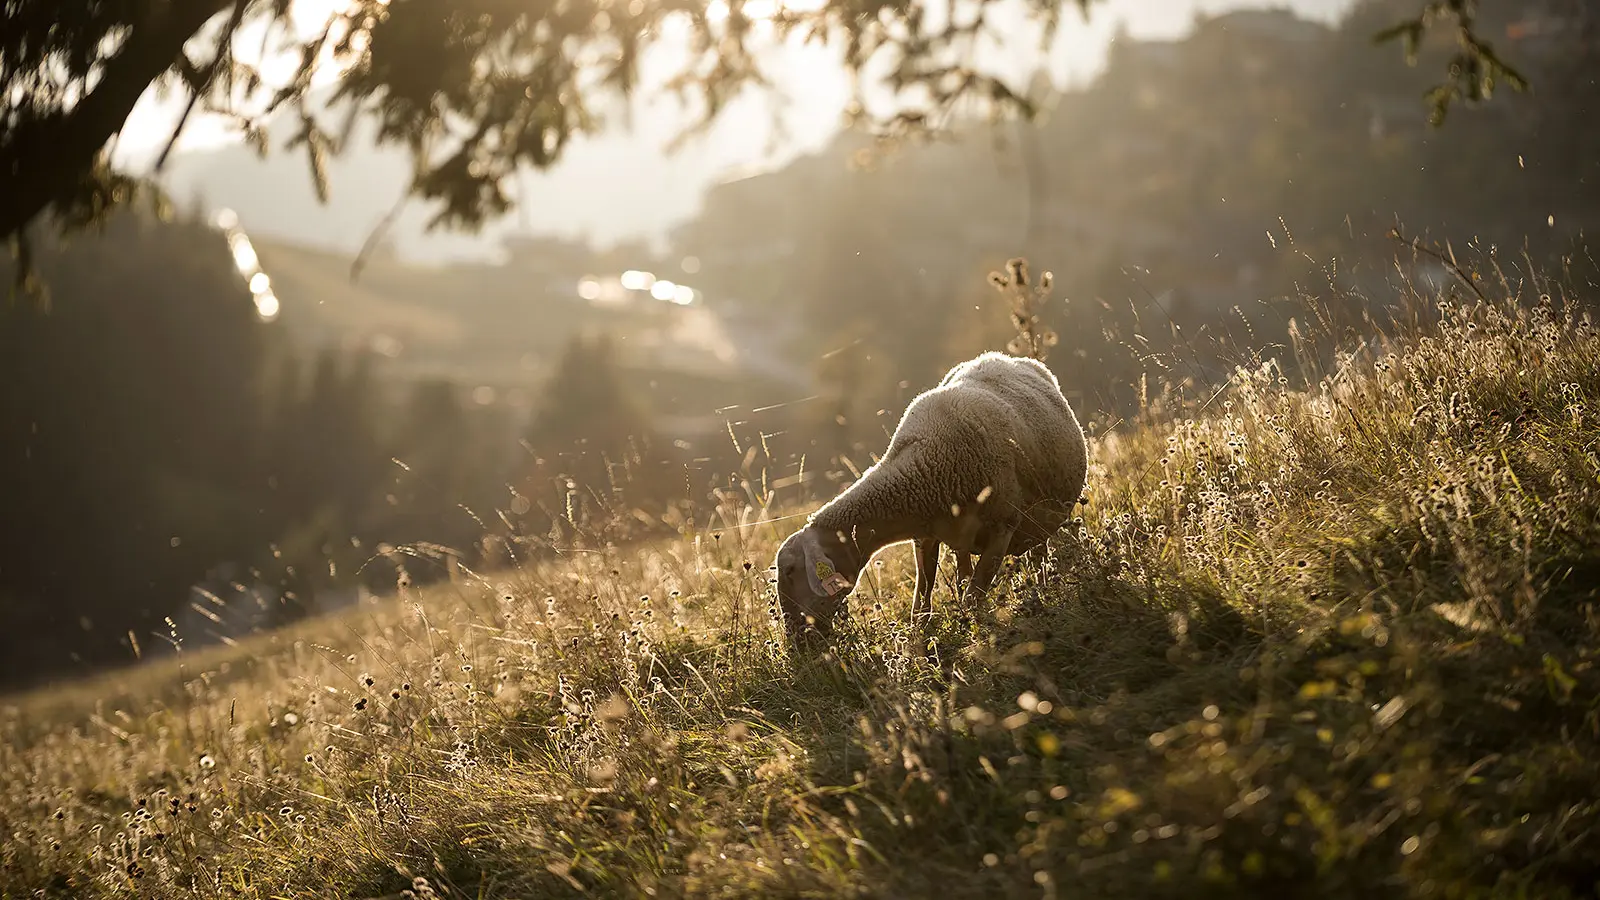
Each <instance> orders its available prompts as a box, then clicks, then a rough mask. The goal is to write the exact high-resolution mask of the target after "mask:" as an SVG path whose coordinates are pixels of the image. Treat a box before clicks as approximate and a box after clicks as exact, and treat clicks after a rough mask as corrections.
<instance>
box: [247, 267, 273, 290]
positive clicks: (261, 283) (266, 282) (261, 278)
mask: <svg viewBox="0 0 1600 900" xmlns="http://www.w3.org/2000/svg"><path fill="white" fill-rule="evenodd" d="M270 290H272V279H271V278H268V277H267V273H265V272H257V273H255V274H254V275H251V276H250V293H252V294H265V293H267V292H268V291H270Z"/></svg>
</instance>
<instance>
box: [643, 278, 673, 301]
mask: <svg viewBox="0 0 1600 900" xmlns="http://www.w3.org/2000/svg"><path fill="white" fill-rule="evenodd" d="M677 290H678V286H677V285H675V284H673V283H672V282H670V281H658V282H656V283H655V284H652V285H650V296H652V297H654V298H656V299H657V300H671V299H672V297H673V294H674V293H675V292H676V291H677Z"/></svg>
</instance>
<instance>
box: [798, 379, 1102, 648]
mask: <svg viewBox="0 0 1600 900" xmlns="http://www.w3.org/2000/svg"><path fill="white" fill-rule="evenodd" d="M1087 473H1088V445H1087V444H1086V442H1085V441H1084V438H1083V429H1082V428H1081V427H1080V426H1079V424H1078V418H1077V416H1075V415H1073V412H1072V407H1071V406H1069V405H1068V404H1067V400H1066V398H1065V397H1063V396H1062V395H1061V385H1060V383H1059V382H1057V381H1056V377H1055V375H1054V374H1052V373H1051V371H1050V370H1049V369H1047V368H1045V366H1044V365H1043V364H1042V363H1040V362H1037V361H1035V360H1032V359H1026V358H1018V357H1012V356H1006V355H1005V354H1002V353H985V354H983V355H981V356H979V357H977V358H975V359H972V360H969V361H967V362H964V363H962V364H960V365H958V366H956V367H955V368H953V369H951V370H950V372H949V373H948V374H947V375H945V377H944V380H942V381H940V382H939V385H938V387H935V388H933V389H931V390H928V391H926V392H924V393H922V394H920V395H919V396H917V398H916V399H914V400H912V401H911V405H910V406H908V407H907V408H906V411H905V414H904V415H903V416H901V418H900V424H899V425H898V426H897V427H896V428H895V432H894V436H893V437H892V438H890V440H889V449H888V450H887V451H886V452H885V453H884V455H883V458H882V459H881V460H879V461H878V462H877V464H876V465H874V466H872V468H870V469H868V470H867V471H866V472H865V473H863V474H862V476H861V479H860V480H859V481H857V482H856V483H855V484H853V485H851V486H850V487H849V489H847V490H845V491H844V492H843V493H841V494H840V495H839V496H838V497H835V498H834V499H833V500H831V501H829V502H828V503H827V504H826V505H824V506H823V507H822V508H821V509H819V510H817V511H816V512H815V513H813V514H812V515H811V517H810V519H809V520H808V521H807V524H806V526H805V527H804V528H802V529H800V530H799V531H796V532H795V533H794V534H792V535H790V536H789V537H788V539H787V540H785V541H784V542H783V546H781V547H780V548H779V549H778V558H777V565H776V566H775V568H776V569H777V585H778V599H779V602H780V603H781V604H782V607H783V612H784V616H785V618H786V620H787V621H788V625H789V633H790V635H791V637H798V636H799V635H800V634H801V633H802V632H803V631H804V630H805V629H806V628H807V627H808V626H810V627H814V628H815V629H816V631H817V632H818V633H820V634H824V635H825V634H828V633H830V632H831V631H832V623H833V618H834V616H835V614H836V613H837V612H838V610H839V608H840V607H841V606H842V605H843V604H844V600H845V598H846V597H847V596H848V595H849V593H850V591H851V590H852V589H853V588H854V587H855V583H856V580H857V579H858V578H859V577H860V573H861V570H862V569H864V568H865V567H866V564H867V561H868V560H869V559H870V558H871V557H872V555H873V554H874V553H877V552H878V551H879V550H880V549H882V548H883V547H886V546H888V545H889V544H894V543H899V542H901V541H907V540H909V541H913V542H915V546H916V562H917V584H916V597H915V601H914V602H913V604H912V618H913V620H914V621H920V620H921V619H922V618H923V617H924V616H925V615H926V613H928V611H929V610H930V608H931V607H930V601H931V597H932V595H933V582H934V577H935V575H936V574H937V572H938V566H939V548H940V545H941V544H947V545H949V546H950V548H951V549H952V550H953V551H954V552H955V555H956V563H957V566H958V571H959V573H960V576H961V580H962V581H965V582H966V592H965V594H964V595H963V597H962V602H963V603H964V604H970V603H971V602H973V601H974V600H975V599H979V598H982V597H983V596H985V595H987V594H988V592H989V589H990V588H991V587H992V586H993V584H994V580H995V577H996V576H997V575H998V574H999V571H1000V564H1001V561H1002V559H1003V558H1004V557H1006V556H1008V555H1016V554H1021V553H1027V552H1029V551H1030V550H1033V549H1035V548H1037V547H1039V546H1040V545H1042V544H1043V543H1044V541H1045V539H1046V538H1048V537H1049V536H1050V535H1052V534H1054V533H1055V532H1056V530H1057V529H1059V528H1060V527H1061V525H1062V524H1063V523H1064V522H1066V521H1067V519H1068V518H1070V517H1071V516H1072V513H1073V507H1074V506H1075V504H1076V503H1077V502H1078V500H1079V498H1080V497H1081V496H1082V494H1083V484H1084V479H1085V477H1086V476H1087ZM972 554H977V555H978V564H977V567H976V568H973V566H972V558H971V557H972Z"/></svg>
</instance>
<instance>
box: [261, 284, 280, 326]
mask: <svg viewBox="0 0 1600 900" xmlns="http://www.w3.org/2000/svg"><path fill="white" fill-rule="evenodd" d="M256 315H259V316H260V317H261V318H262V320H263V321H266V322H270V321H272V320H273V319H276V318H277V317H278V295H277V294H274V293H273V292H272V289H271V288H268V289H267V290H265V291H263V292H261V293H259V294H257V295H256Z"/></svg>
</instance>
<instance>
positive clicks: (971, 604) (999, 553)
mask: <svg viewBox="0 0 1600 900" xmlns="http://www.w3.org/2000/svg"><path fill="white" fill-rule="evenodd" d="M1016 530H1017V524H1016V523H1015V522H1012V523H1009V524H1006V525H997V526H995V529H994V531H993V532H991V533H990V535H989V540H988V541H986V542H984V545H983V547H981V548H980V549H979V553H978V565H977V567H976V568H975V569H973V570H972V581H970V582H968V583H967V591H966V593H965V594H963V595H962V598H961V604H962V605H963V606H965V607H967V608H968V609H974V608H976V601H978V600H982V599H983V598H985V597H987V596H988V595H989V590H990V588H992V587H994V580H995V578H996V577H997V576H998V575H999V574H1000V563H1002V562H1003V561H1004V560H1005V557H1006V550H1007V549H1009V548H1010V546H1011V535H1012V534H1013V533H1015V532H1016Z"/></svg>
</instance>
